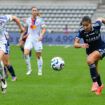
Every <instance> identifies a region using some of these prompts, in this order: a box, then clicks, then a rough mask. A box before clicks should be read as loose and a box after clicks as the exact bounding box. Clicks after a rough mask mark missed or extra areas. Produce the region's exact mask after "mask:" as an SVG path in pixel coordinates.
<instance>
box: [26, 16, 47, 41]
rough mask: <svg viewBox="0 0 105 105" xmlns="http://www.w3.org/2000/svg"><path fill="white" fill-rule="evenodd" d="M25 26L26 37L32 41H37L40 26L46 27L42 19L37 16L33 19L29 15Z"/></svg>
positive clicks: (40, 29)
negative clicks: (26, 29) (26, 30)
mask: <svg viewBox="0 0 105 105" xmlns="http://www.w3.org/2000/svg"><path fill="white" fill-rule="evenodd" d="M25 26H26V27H28V34H29V36H28V38H29V39H30V40H34V41H38V38H39V36H40V34H41V31H42V27H46V25H45V23H44V21H43V19H42V18H40V17H38V16H37V18H36V19H35V20H33V19H32V18H31V17H29V18H27V19H26V24H25Z"/></svg>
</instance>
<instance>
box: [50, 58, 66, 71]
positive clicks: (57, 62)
mask: <svg viewBox="0 0 105 105" xmlns="http://www.w3.org/2000/svg"><path fill="white" fill-rule="evenodd" d="M64 64H65V63H64V60H63V59H62V58H61V57H54V58H53V59H52V60H51V68H52V69H53V70H57V71H60V70H62V69H63V68H64Z"/></svg>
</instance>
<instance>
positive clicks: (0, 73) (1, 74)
mask: <svg viewBox="0 0 105 105" xmlns="http://www.w3.org/2000/svg"><path fill="white" fill-rule="evenodd" d="M0 79H5V72H4V64H3V62H2V61H1V63H0Z"/></svg>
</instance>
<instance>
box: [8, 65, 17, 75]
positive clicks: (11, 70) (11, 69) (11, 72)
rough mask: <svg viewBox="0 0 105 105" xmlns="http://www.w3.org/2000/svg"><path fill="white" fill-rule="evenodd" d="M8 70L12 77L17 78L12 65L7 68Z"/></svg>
mask: <svg viewBox="0 0 105 105" xmlns="http://www.w3.org/2000/svg"><path fill="white" fill-rule="evenodd" d="M7 69H8V71H9V72H10V74H11V75H12V76H16V75H15V71H14V69H13V67H12V65H9V66H7Z"/></svg>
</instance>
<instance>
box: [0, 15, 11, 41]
mask: <svg viewBox="0 0 105 105" xmlns="http://www.w3.org/2000/svg"><path fill="white" fill-rule="evenodd" d="M11 20H12V16H11V15H6V16H0V43H7V39H6V35H5V31H6V28H5V25H6V23H7V22H8V21H11Z"/></svg>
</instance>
